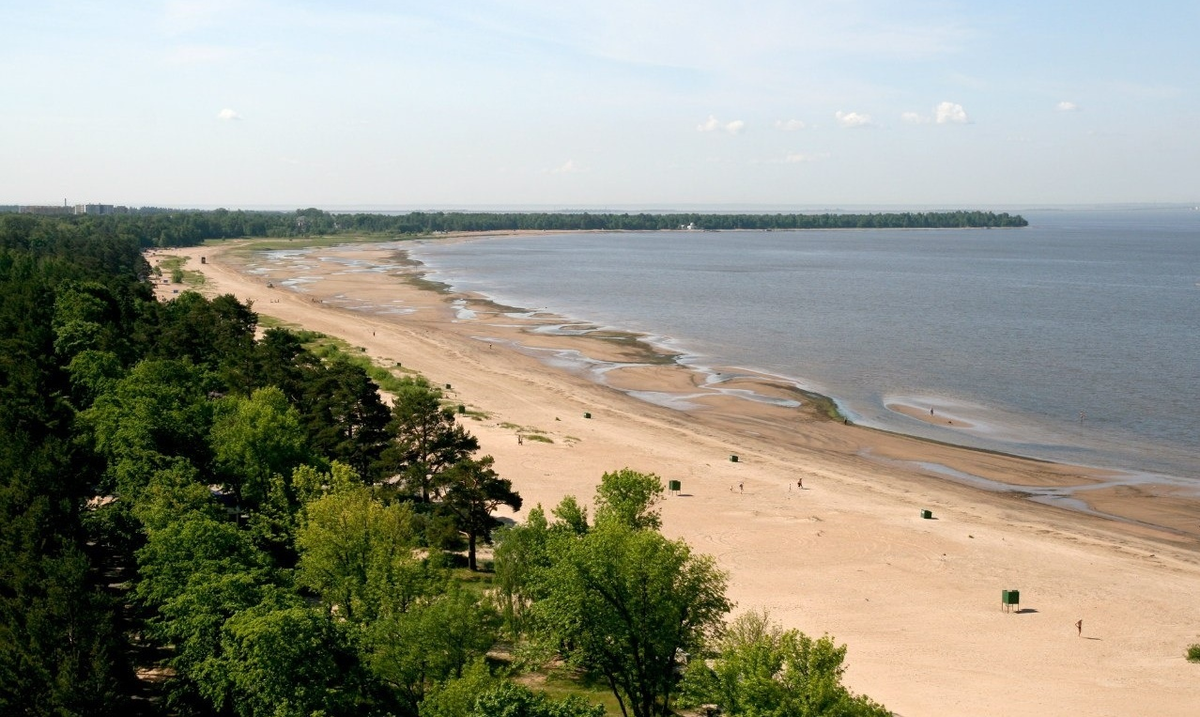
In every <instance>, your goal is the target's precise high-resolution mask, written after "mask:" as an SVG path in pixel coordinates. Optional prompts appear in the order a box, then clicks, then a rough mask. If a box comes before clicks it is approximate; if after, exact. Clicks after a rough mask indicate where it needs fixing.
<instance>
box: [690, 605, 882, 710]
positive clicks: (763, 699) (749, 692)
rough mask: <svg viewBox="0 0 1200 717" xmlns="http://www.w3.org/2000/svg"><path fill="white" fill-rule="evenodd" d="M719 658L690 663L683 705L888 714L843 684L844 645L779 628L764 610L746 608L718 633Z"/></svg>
mask: <svg viewBox="0 0 1200 717" xmlns="http://www.w3.org/2000/svg"><path fill="white" fill-rule="evenodd" d="M716 649H717V653H718V657H717V659H716V660H714V661H712V666H711V667H709V665H708V664H706V663H705V662H704V661H700V660H697V661H693V662H692V663H691V664H689V665H688V669H687V672H686V673H685V676H684V680H683V683H682V684H681V686H680V702H681V703H682V704H685V705H702V704H715V705H717V707H719V708H720V709H721V711H722V713H723V714H728V715H733V716H738V715H742V716H744V717H821V716H826V717H832V716H834V715H836V716H838V717H843V716H844V717H887V716H888V715H890V714H891V713H890V712H889V711H888V710H887V709H885V708H884V707H883V706H882V705H879V704H877V703H875V702H873V701H871V700H870V699H869V698H867V697H864V696H857V695H854V694H852V693H851V692H850V691H849V690H847V689H846V688H845V687H844V686H842V684H841V679H842V673H843V672H844V671H845V667H844V666H843V662H844V660H845V657H846V647H845V646H844V645H843V646H841V647H839V646H837V645H835V644H834V642H833V640H832V639H831V638H830V637H829V636H824V637H821V638H820V639H818V640H813V639H812V638H810V637H808V636H807V635H805V634H804V633H802V632H799V631H798V630H786V631H785V630H783V629H782V628H780V627H779V626H778V625H775V624H773V623H771V621H770V619H769V618H768V616H767V615H766V613H759V612H750V613H745V614H743V615H741V616H740V617H738V618H737V619H736V620H734V621H733V622H732V623H731V624H730V625H729V626H728V627H727V628H726V629H725V630H724V631H723V633H722V635H721V637H720V639H719V640H718V641H717V645H716Z"/></svg>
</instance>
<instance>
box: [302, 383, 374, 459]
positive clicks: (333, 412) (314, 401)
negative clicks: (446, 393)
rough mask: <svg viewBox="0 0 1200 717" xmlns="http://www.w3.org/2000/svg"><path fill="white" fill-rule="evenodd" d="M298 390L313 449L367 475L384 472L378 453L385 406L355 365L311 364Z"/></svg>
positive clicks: (372, 386)
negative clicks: (309, 371)
mask: <svg viewBox="0 0 1200 717" xmlns="http://www.w3.org/2000/svg"><path fill="white" fill-rule="evenodd" d="M306 373H308V372H306ZM301 394H302V395H301V397H300V400H299V402H300V411H301V413H302V414H303V416H304V421H305V424H306V427H307V429H308V434H309V440H310V442H311V445H312V448H313V449H314V450H315V451H318V452H320V453H321V454H322V455H324V456H326V457H327V458H329V459H330V460H336V461H341V462H343V463H345V464H347V465H349V466H350V467H352V468H354V470H355V471H357V472H358V473H359V475H361V476H363V477H364V478H367V479H368V480H371V481H374V480H376V479H379V478H382V477H384V476H385V475H386V472H385V471H384V470H383V466H382V464H381V463H380V457H381V455H382V453H383V451H384V447H385V446H386V445H387V443H388V432H387V426H388V409H387V407H386V406H385V405H384V404H383V402H382V401H381V400H380V398H379V387H378V386H376V385H375V383H374V382H373V381H371V379H370V378H369V377H368V376H367V375H366V373H365V372H364V371H363V370H362V369H361V368H359V367H357V366H354V365H353V364H350V363H348V362H346V361H334V362H332V363H330V364H328V365H324V366H320V367H318V368H314V369H313V370H312V371H311V373H308V375H307V376H306V377H305V379H304V382H303V384H302V388H301Z"/></svg>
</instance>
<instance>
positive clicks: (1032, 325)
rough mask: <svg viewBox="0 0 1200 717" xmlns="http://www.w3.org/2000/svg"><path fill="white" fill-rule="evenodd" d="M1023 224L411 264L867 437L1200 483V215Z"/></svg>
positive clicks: (452, 247) (767, 236)
mask: <svg viewBox="0 0 1200 717" xmlns="http://www.w3.org/2000/svg"><path fill="white" fill-rule="evenodd" d="M1023 215H1024V216H1025V217H1026V218H1027V219H1029V220H1030V226H1028V227H1026V228H1022V229H992V230H985V229H962V230H959V229H939V230H838V231H776V232H756V231H746V232H696V231H679V232H658V233H603V234H563V235H545V236H516V237H504V238H496V239H486V240H476V241H468V242H462V243H441V242H432V243H423V244H418V245H412V244H408V243H405V246H406V248H410V250H411V251H410V256H412V257H413V258H415V259H417V260H419V261H421V262H423V263H424V264H425V265H426V267H427V268H428V271H429V278H431V279H434V280H437V281H441V282H445V283H447V284H449V285H451V286H452V287H453V288H454V289H456V290H465V291H475V292H481V293H483V294H485V295H487V296H489V297H491V298H493V299H495V300H496V301H498V302H500V303H502V304H505V305H510V306H514V307H524V308H526V309H530V310H540V311H546V312H551V313H555V314H559V315H562V316H564V317H570V318H572V319H576V320H582V321H587V322H592V323H595V324H597V325H599V326H603V327H607V328H617V329H622V330H628V331H634V332H639V333H643V334H645V335H647V336H649V337H654V338H655V339H656V340H658V341H660V342H662V343H665V344H667V345H669V346H670V348H672V349H673V350H675V351H679V352H681V353H682V354H683V355H684V359H683V360H684V361H685V362H687V363H689V364H692V365H694V366H698V367H709V368H714V369H715V368H720V367H740V368H745V369H752V370H756V371H760V372H765V373H769V374H773V375H777V376H780V377H784V378H786V379H788V380H790V381H793V382H794V383H796V384H797V385H798V386H800V387H803V388H806V389H810V390H814V391H817V392H819V393H822V394H825V395H828V396H830V397H832V398H834V399H835V400H836V401H837V403H838V404H839V406H840V407H841V408H842V410H843V412H844V413H845V414H846V415H848V416H849V417H850V418H851V419H852V420H853V421H854V422H856V423H859V424H864V425H868V426H872V427H876V428H880V429H884V430H890V431H896V432H901V433H908V434H913V435H919V436H923V437H927V438H931V439H936V440H942V441H947V442H951V443H957V444H963V445H969V446H975V447H980V448H987V449H993V450H1000V451H1005V452H1010V453H1016V454H1019V455H1025V456H1030V457H1035V458H1043V459H1048V460H1056V461H1063V462H1070V463H1078V464H1083V465H1091V466H1097V467H1107V468H1117V469H1123V470H1125V471H1129V472H1131V473H1132V474H1133V475H1134V476H1135V477H1136V476H1142V477H1160V476H1165V477H1171V478H1177V479H1185V480H1187V479H1196V480H1200V211H1194V210H1185V209H1178V210H1165V209H1154V210H1139V211H1117V210H1096V211H1034V212H1024V213H1023ZM897 404H903V405H908V406H914V407H917V408H919V409H920V410H922V411H924V410H926V409H927V408H934V409H936V410H937V411H938V413H939V416H941V417H949V418H951V419H957V420H958V422H959V425H958V426H955V427H941V426H936V425H932V424H929V423H926V422H924V421H920V420H917V419H914V418H910V417H908V416H905V415H903V414H901V413H899V412H898V411H896V410H893V409H892V408H889V406H895V405H897ZM964 424H965V425H964ZM966 425H969V427H966Z"/></svg>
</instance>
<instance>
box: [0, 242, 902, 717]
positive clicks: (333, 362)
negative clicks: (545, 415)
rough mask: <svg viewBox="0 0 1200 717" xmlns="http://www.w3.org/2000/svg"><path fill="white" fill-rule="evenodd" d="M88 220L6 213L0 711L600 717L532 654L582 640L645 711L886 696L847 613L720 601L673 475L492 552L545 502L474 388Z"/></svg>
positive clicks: (851, 704) (827, 709) (533, 529)
mask: <svg viewBox="0 0 1200 717" xmlns="http://www.w3.org/2000/svg"><path fill="white" fill-rule="evenodd" d="M5 219H8V218H5ZM14 227H15V228H14ZM87 227H88V225H87V224H84V223H67V224H59V223H49V224H45V223H41V222H34V223H32V224H30V223H28V222H24V221H23V218H18V221H17V222H16V224H15V225H14V224H11V223H8V222H6V221H0V714H14V715H15V714H22V715H110V714H111V715H118V714H120V715H125V714H178V715H239V716H245V717H260V716H261V717H266V716H268V715H270V716H272V717H287V716H291V715H296V716H297V717H299V716H300V715H305V716H307V715H314V714H322V715H328V716H330V717H334V716H338V715H397V716H402V717H491V716H492V715H520V716H524V717H600V715H603V714H604V713H605V711H604V707H602V706H599V705H596V704H591V703H589V701H587V700H585V699H583V698H581V697H580V696H578V695H573V696H569V697H550V696H548V695H546V694H544V693H541V692H535V691H532V690H530V689H529V688H528V687H525V686H523V685H522V684H520V683H519V682H517V681H514V680H513V679H511V678H512V677H513V676H514V675H517V674H519V673H521V672H522V671H525V670H530V669H542V668H544V666H545V665H548V664H555V663H559V662H561V663H565V664H566V665H568V666H569V667H570V668H571V669H572V670H574V671H577V674H582V675H584V676H588V677H590V678H594V679H596V680H598V681H600V682H601V683H603V684H605V685H606V686H608V687H609V689H610V690H611V693H612V695H613V697H614V699H615V700H616V701H617V704H618V705H619V709H620V710H621V712H622V713H623V714H631V715H635V716H637V717H650V716H651V715H664V716H665V715H668V714H670V713H671V711H672V708H673V706H675V705H700V704H715V705H718V706H720V707H721V708H722V709H724V710H725V712H726V713H727V714H733V715H736V714H805V715H809V714H811V715H820V714H830V715H832V714H837V715H851V716H854V715H869V716H872V717H874V716H877V715H884V714H887V712H886V710H884V709H883V708H882V707H880V706H879V705H877V704H875V703H874V702H872V701H870V700H869V699H867V698H865V697H862V696H857V695H853V694H851V693H850V692H849V691H848V690H846V689H845V688H844V687H843V686H842V685H841V682H840V677H841V673H842V670H843V669H844V668H843V658H844V654H845V648H844V647H838V646H837V645H835V644H834V643H833V641H832V640H830V639H829V638H822V639H820V640H811V639H809V638H807V637H806V636H804V635H802V634H800V633H798V632H796V631H784V630H782V629H780V628H778V627H777V626H774V625H772V624H771V623H770V622H769V620H768V619H767V618H766V616H765V615H760V614H751V615H749V616H745V617H743V618H740V619H739V620H738V621H735V622H734V623H732V624H731V625H730V626H728V627H727V626H725V625H724V624H723V622H722V620H723V618H724V617H725V615H726V613H727V612H728V610H729V609H730V604H729V601H728V600H727V599H726V597H725V576H724V575H723V574H722V573H721V572H720V571H719V570H717V569H716V568H715V566H714V564H713V562H712V560H711V559H710V558H707V557H705V556H701V555H695V554H693V553H692V552H691V550H690V549H689V548H688V546H687V545H686V544H684V543H683V542H682V541H672V540H668V539H667V538H665V537H663V536H662V535H661V533H660V532H659V530H658V529H659V524H660V519H659V517H658V512H657V508H656V507H655V506H656V504H657V503H658V501H659V500H660V499H661V497H662V494H663V486H662V481H661V480H659V478H658V477H657V476H653V475H646V474H641V473H637V472H635V471H631V470H622V471H616V472H613V473H609V474H606V475H604V476H602V477H601V478H600V487H599V489H598V491H597V495H596V498H595V501H594V504H595V506H596V509H595V515H594V517H589V515H588V513H587V510H586V509H585V508H583V507H582V505H581V504H580V503H579V502H578V501H577V500H576V499H575V498H567V499H565V500H564V501H562V503H560V504H559V505H558V506H556V507H555V508H554V509H553V510H551V511H550V515H549V516H548V515H547V513H546V512H545V511H544V510H543V509H542V508H541V507H540V506H538V507H536V508H534V509H532V510H530V511H528V513H529V515H528V518H527V520H526V521H525V522H523V523H522V524H521V525H519V526H514V527H511V528H505V529H501V531H500V533H499V534H498V536H497V537H498V541H497V545H496V548H495V553H494V564H493V565H491V566H485V568H490V569H491V570H490V571H488V570H485V571H484V572H483V573H480V572H478V571H476V568H477V567H479V566H478V565H477V560H476V547H477V545H479V544H483V543H487V542H489V541H490V540H491V538H492V537H493V531H495V530H496V529H497V528H498V527H499V525H500V521H498V520H497V519H496V517H495V515H494V513H495V512H496V510H497V509H499V508H500V507H501V506H508V507H509V508H511V509H513V510H519V509H520V508H521V507H522V501H521V497H520V495H519V494H518V493H517V492H516V491H515V490H513V486H512V484H511V482H510V480H508V479H506V478H503V477H501V476H500V475H498V474H497V472H496V470H495V469H494V464H493V461H492V459H491V458H490V457H489V456H486V455H484V456H481V455H478V453H479V445H478V441H477V440H476V439H475V438H474V436H472V435H471V434H470V432H469V431H467V429H466V428H465V427H464V426H463V425H462V423H461V416H462V415H463V414H462V413H461V412H460V411H459V410H458V408H457V405H447V401H446V400H445V397H444V396H443V395H442V392H441V391H440V390H438V389H437V388H435V387H433V386H432V385H431V384H430V383H429V382H428V381H427V380H426V379H424V378H422V377H420V376H417V375H412V374H406V373H403V372H402V371H401V370H400V369H398V368H397V369H395V373H397V374H399V375H395V376H394V378H395V382H394V383H392V384H389V390H390V391H391V393H392V394H393V400H392V405H391V407H388V406H387V405H386V404H385V403H384V402H383V400H382V399H381V396H380V392H379V387H378V386H377V385H376V383H375V382H374V381H372V380H371V378H370V377H369V376H368V375H367V373H366V371H365V369H363V368H362V367H360V366H359V365H356V364H354V363H352V362H350V361H348V360H346V359H345V358H344V357H339V356H338V355H336V354H334V355H333V356H332V357H329V358H321V357H320V356H318V355H317V354H316V353H314V351H313V350H310V349H309V348H308V347H307V344H306V339H307V338H308V337H306V336H304V335H301V334H297V333H293V332H290V331H286V330H281V329H269V330H267V331H265V332H263V333H262V334H261V337H260V336H259V335H258V332H257V329H258V317H257V316H256V315H255V314H254V312H253V311H251V309H250V307H249V306H246V305H244V304H241V303H239V302H238V301H237V300H236V299H235V298H234V297H232V296H220V297H217V298H214V299H207V298H205V297H202V296H200V295H199V294H196V293H192V292H186V293H184V294H181V295H180V296H179V297H178V298H176V299H174V300H172V301H170V302H166V303H162V302H158V301H156V300H155V299H154V297H153V294H152V292H151V288H150V285H149V283H148V282H147V281H146V280H145V279H146V277H147V276H148V275H149V274H150V268H149V267H148V265H146V263H145V261H144V260H143V259H142V257H141V255H140V243H139V242H138V241H136V240H134V239H132V238H130V237H120V236H112V235H104V234H100V235H91V236H89V235H87V234H86V233H84V231H85V229H86V228H87ZM499 645H506V646H507V648H506V651H507V653H508V654H509V655H510V656H509V657H508V658H507V659H501V658H500V657H499V656H498V653H497V646H499ZM689 654H690V655H691V656H693V657H695V658H708V659H692V660H691V661H690V662H688V663H687V664H686V665H685V662H687V660H686V659H685V657H686V655H689Z"/></svg>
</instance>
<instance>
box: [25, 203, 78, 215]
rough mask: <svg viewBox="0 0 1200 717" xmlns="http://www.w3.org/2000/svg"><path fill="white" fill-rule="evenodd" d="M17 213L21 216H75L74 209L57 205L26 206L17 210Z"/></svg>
mask: <svg viewBox="0 0 1200 717" xmlns="http://www.w3.org/2000/svg"><path fill="white" fill-rule="evenodd" d="M17 212H19V213H21V214H74V213H75V211H74V209H73V208H72V207H69V206H67V205H66V204H63V205H62V206H61V207H60V206H58V205H57V204H25V205H22V206H20V207H18V208H17Z"/></svg>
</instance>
